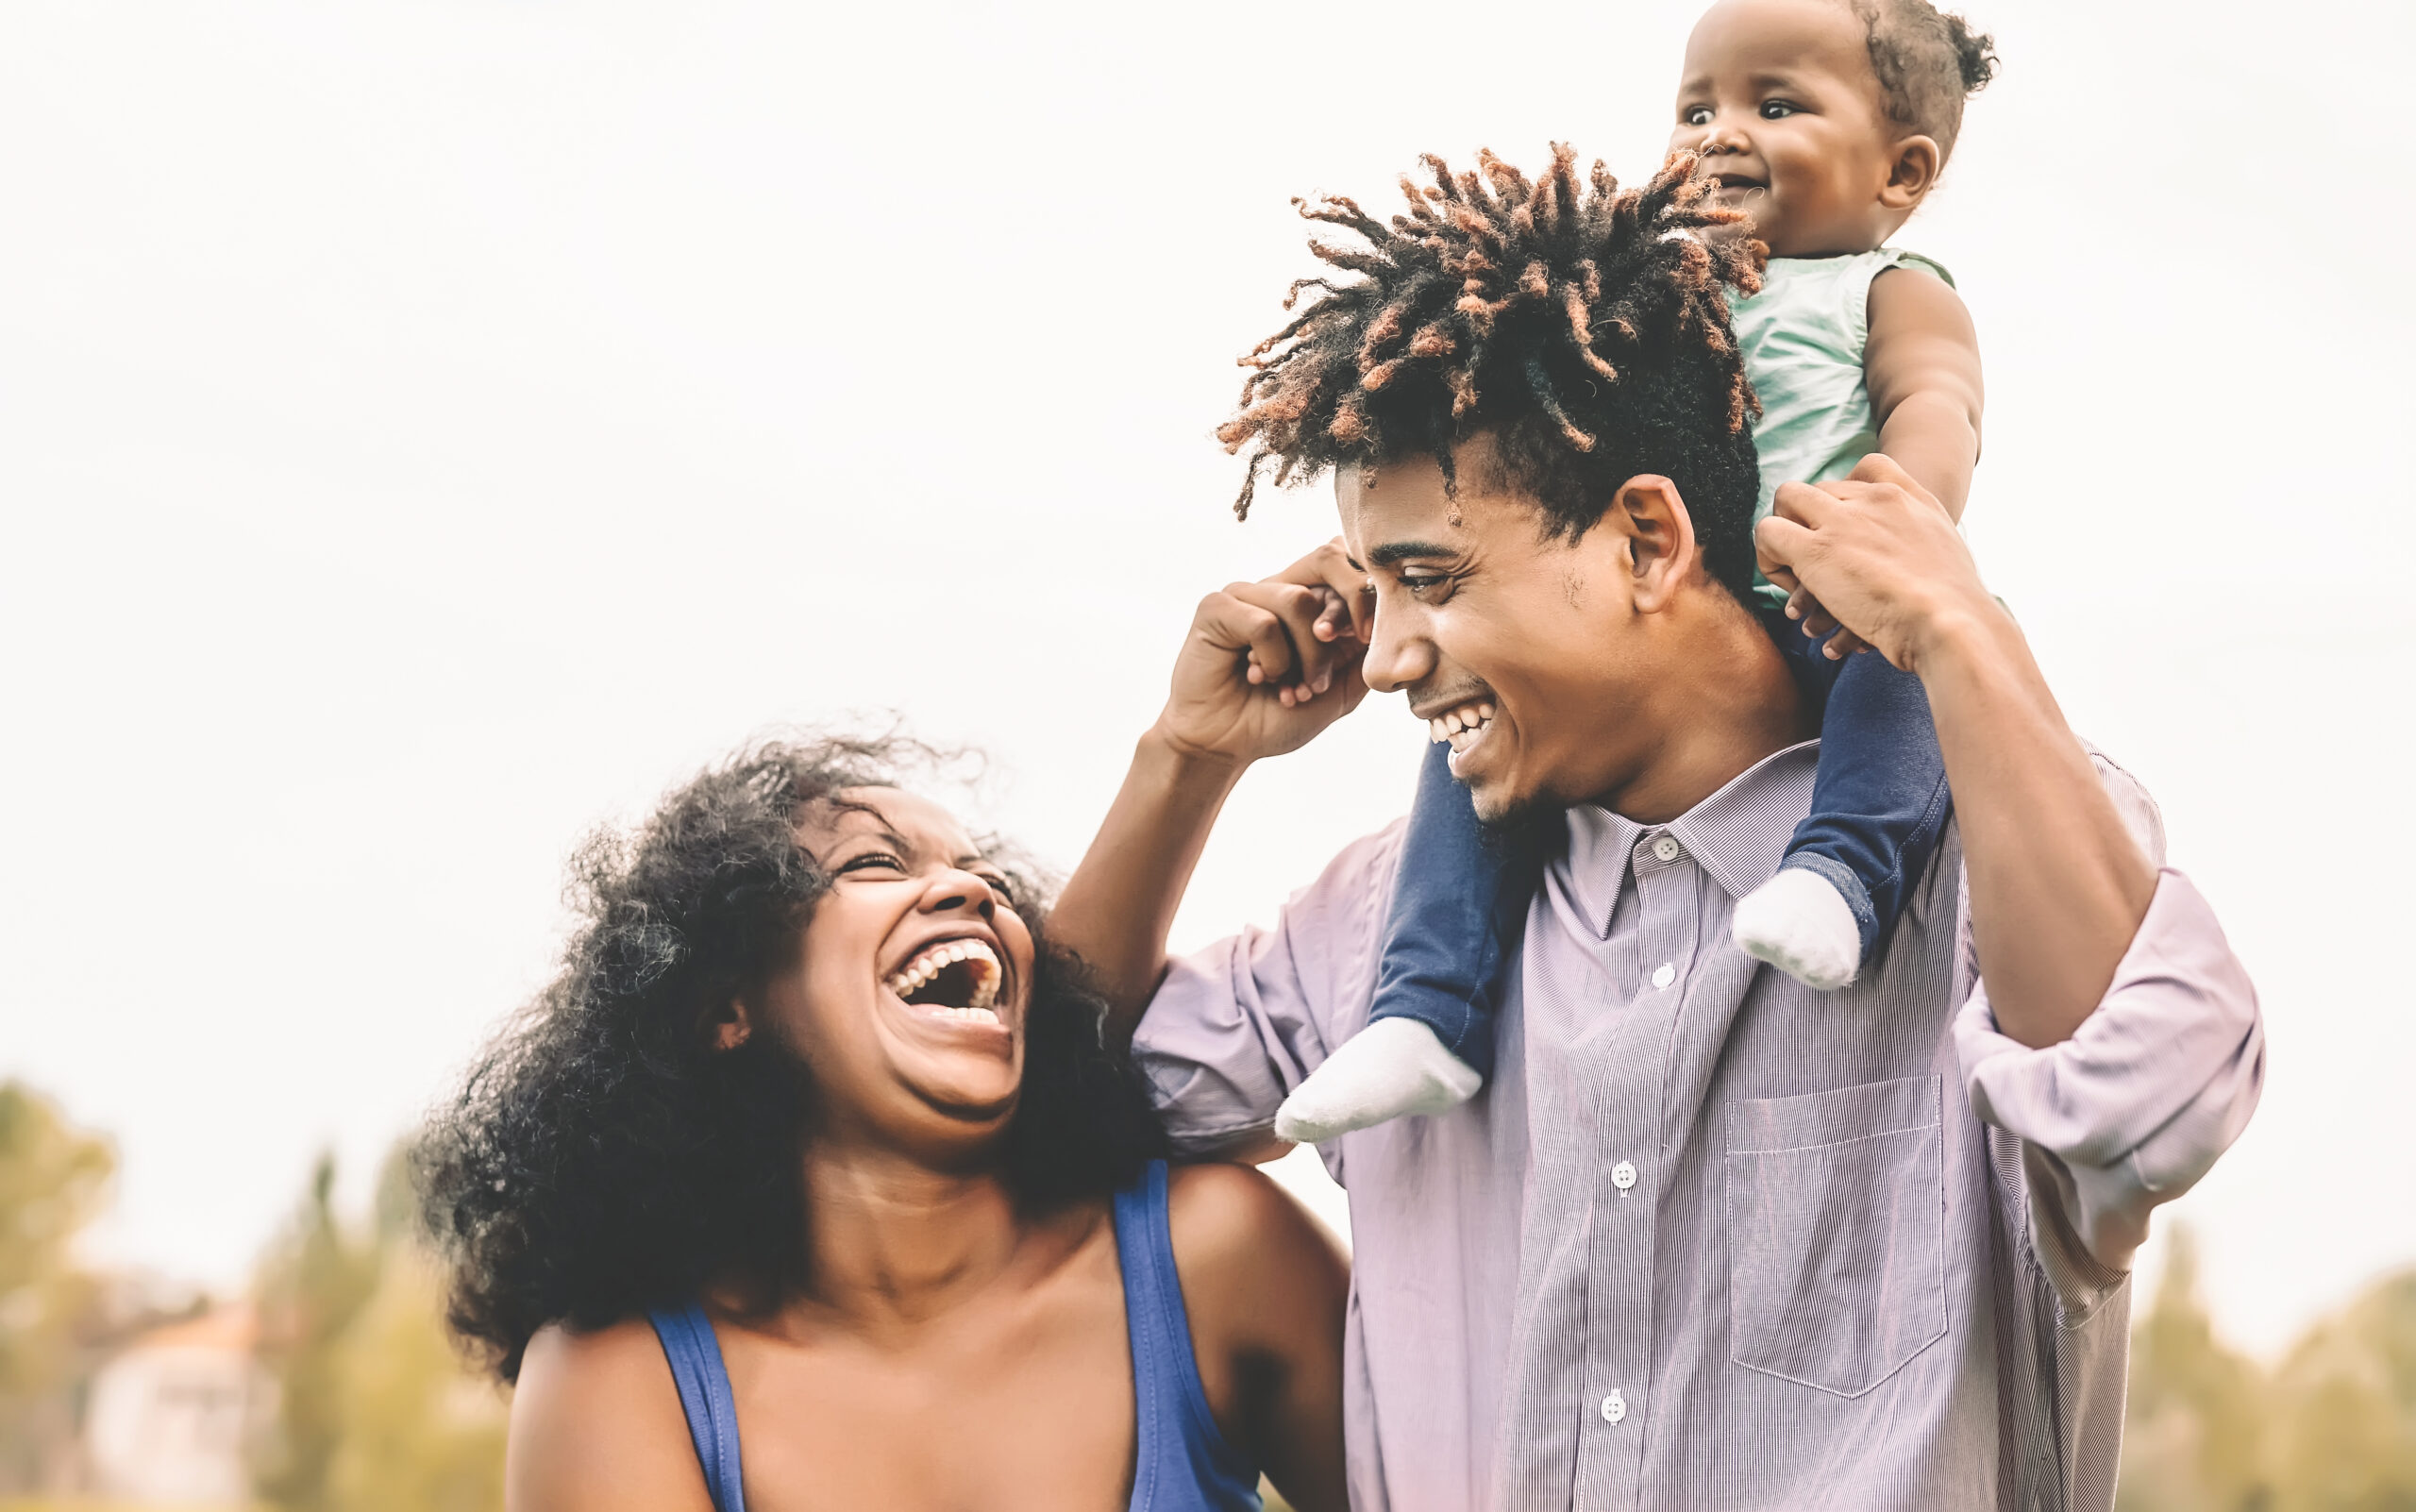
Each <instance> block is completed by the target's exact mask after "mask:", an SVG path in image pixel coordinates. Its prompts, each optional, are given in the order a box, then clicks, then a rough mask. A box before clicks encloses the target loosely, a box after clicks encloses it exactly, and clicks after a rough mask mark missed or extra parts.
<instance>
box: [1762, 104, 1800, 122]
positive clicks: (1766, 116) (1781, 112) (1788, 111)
mask: <svg viewBox="0 0 2416 1512" xmlns="http://www.w3.org/2000/svg"><path fill="white" fill-rule="evenodd" d="M1793 114H1795V107H1794V106H1793V105H1791V104H1789V103H1787V101H1785V100H1764V101H1763V102H1762V119H1763V120H1765V121H1784V120H1786V119H1787V117H1788V116H1790V115H1793Z"/></svg>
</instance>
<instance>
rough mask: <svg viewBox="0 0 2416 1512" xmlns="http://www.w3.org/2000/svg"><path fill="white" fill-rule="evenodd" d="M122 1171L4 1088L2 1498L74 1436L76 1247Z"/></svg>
mask: <svg viewBox="0 0 2416 1512" xmlns="http://www.w3.org/2000/svg"><path fill="white" fill-rule="evenodd" d="M116 1166H117V1158H116V1156H115V1154H114V1153H113V1152H112V1151H111V1150H110V1148H109V1141H107V1140H106V1139H103V1138H101V1137H100V1136H98V1135H96V1134H88V1133H85V1132H84V1131H82V1130H80V1129H77V1128H76V1127H75V1126H74V1125H72V1124H70V1123H69V1122H68V1121H67V1118H66V1117H65V1115H63V1114H62V1113H60V1112H59V1107H58V1105H57V1104H55V1103H53V1102H51V1101H50V1100H48V1099H46V1098H44V1097H42V1096H41V1095H40V1094H39V1093H36V1092H35V1091H33V1090H32V1089H31V1088H29V1087H26V1086H25V1085H24V1084H20V1083H17V1082H13V1081H11V1082H6V1083H0V1491H5V1490H8V1489H9V1488H12V1487H13V1488H21V1489H22V1488H28V1487H32V1486H34V1485H36V1484H37V1483H38V1482H39V1481H40V1480H41V1479H42V1476H43V1472H44V1469H45V1467H44V1466H43V1465H42V1463H41V1462H40V1461H41V1457H42V1450H43V1446H45V1445H51V1444H56V1443H59V1442H61V1441H62V1440H63V1438H64V1436H66V1435H67V1434H68V1433H69V1432H70V1431H72V1429H71V1425H72V1403H70V1402H69V1401H68V1395H69V1388H70V1386H71V1384H72V1380H73V1377H74V1373H75V1371H76V1365H77V1360H76V1342H77V1340H76V1331H77V1328H78V1326H79V1325H80V1324H81V1323H82V1322H83V1321H85V1320H86V1319H88V1318H89V1316H90V1314H91V1312H92V1304H93V1301H94V1297H95V1287H94V1284H93V1281H92V1277H90V1276H89V1275H87V1274H86V1273H85V1272H84V1271H83V1270H82V1269H81V1268H78V1267H77V1265H76V1257H75V1240H76V1235H77V1234H78V1233H79V1232H80V1231H81V1230H82V1229H83V1227H84V1226H85V1225H86V1224H87V1223H89V1222H91V1221H92V1218H94V1217H95V1216H96V1215H97V1214H98V1213H99V1212H100V1209H101V1204H102V1202H103V1201H105V1200H106V1198H107V1197H108V1193H109V1177H110V1175H111V1174H112V1173H113V1172H114V1170H115V1169H116Z"/></svg>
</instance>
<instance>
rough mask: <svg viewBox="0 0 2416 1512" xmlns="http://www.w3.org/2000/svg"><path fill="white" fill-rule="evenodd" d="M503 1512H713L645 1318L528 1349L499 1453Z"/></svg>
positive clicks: (546, 1334)
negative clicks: (508, 1433)
mask: <svg viewBox="0 0 2416 1512" xmlns="http://www.w3.org/2000/svg"><path fill="white" fill-rule="evenodd" d="M503 1504H504V1507H505V1512H713V1497H712V1495H711V1493H709V1492H708V1491H707V1490H706V1489H705V1472H704V1470H702V1469H700V1468H699V1467H698V1466H697V1464H696V1448H695V1446H694V1445H693V1444H691V1443H690V1442H689V1439H688V1422H687V1419H686V1418H685V1417H684V1416H683V1415H682V1414H681V1413H680V1410H679V1388H678V1387H677V1386H674V1385H673V1384H672V1381H671V1367H670V1365H669V1364H668V1363H667V1362H666V1361H665V1360H664V1359H663V1346H662V1345H661V1344H660V1343H659V1342H657V1341H656V1339H655V1336H654V1329H653V1326H652V1325H651V1324H649V1323H647V1322H646V1319H642V1318H641V1319H632V1320H630V1321H629V1322H626V1323H616V1324H614V1325H613V1326H612V1327H611V1328H607V1329H601V1330H599V1331H597V1332H596V1333H593V1334H573V1333H570V1332H568V1331H567V1330H565V1329H562V1328H561V1327H552V1328H547V1329H545V1330H544V1331H542V1332H541V1333H539V1334H538V1335H537V1336H536V1337H535V1338H534V1339H531V1340H530V1341H529V1343H528V1358H527V1359H525V1360H523V1361H522V1362H521V1366H520V1384H519V1386H518V1387H517V1388H516V1389H515V1390H514V1391H513V1393H512V1434H511V1438H510V1440H509V1442H508V1444H507V1446H506V1448H505V1450H504V1463H503Z"/></svg>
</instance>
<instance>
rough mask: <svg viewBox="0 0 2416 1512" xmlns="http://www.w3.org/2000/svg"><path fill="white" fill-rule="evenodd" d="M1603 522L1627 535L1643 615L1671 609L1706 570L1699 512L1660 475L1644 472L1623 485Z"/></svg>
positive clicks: (1631, 589)
mask: <svg viewBox="0 0 2416 1512" xmlns="http://www.w3.org/2000/svg"><path fill="white" fill-rule="evenodd" d="M1602 523H1603V524H1605V525H1607V526H1610V527H1611V528H1612V529H1616V530H1617V531H1619V534H1620V535H1622V536H1624V537H1626V539H1627V546H1628V571H1629V574H1630V580H1629V583H1628V597H1629V599H1630V601H1631V602H1633V603H1634V604H1635V605H1636V612H1637V613H1642V614H1652V613H1659V612H1660V611H1661V610H1664V609H1667V608H1668V607H1669V602H1670V600H1671V598H1673V597H1674V596H1676V594H1677V591H1678V589H1679V587H1680V585H1682V584H1683V583H1685V582H1686V580H1687V579H1689V578H1692V577H1694V576H1696V575H1697V573H1698V572H1699V571H1700V570H1701V568H1702V565H1703V562H1702V558H1701V557H1700V556H1699V555H1698V554H1697V553H1696V551H1695V521H1694V516H1693V515H1691V514H1689V513H1687V512H1686V500H1685V499H1683V498H1681V497H1679V496H1678V485H1677V484H1675V483H1673V482H1671V481H1669V479H1666V478H1664V477H1662V476H1661V475H1660V474H1658V473H1638V474H1637V475H1636V476H1635V477H1634V478H1631V479H1628V480H1627V481H1626V482H1624V483H1621V484H1620V485H1619V492H1618V493H1616V494H1614V495H1612V496H1611V507H1610V509H1609V510H1607V511H1605V512H1604V513H1603V515H1602Z"/></svg>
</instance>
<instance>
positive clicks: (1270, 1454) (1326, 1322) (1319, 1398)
mask: <svg viewBox="0 0 2416 1512" xmlns="http://www.w3.org/2000/svg"><path fill="white" fill-rule="evenodd" d="M1166 1226H1167V1227H1168V1229H1169V1230H1171V1231H1172V1234H1173V1237H1174V1260H1175V1271H1176V1274H1177V1275H1178V1276H1179V1277H1180V1278H1181V1280H1182V1282H1183V1309H1184V1311H1185V1312H1187V1313H1188V1314H1189V1315H1190V1318H1191V1349H1192V1353H1193V1354H1194V1355H1196V1356H1197V1357H1198V1358H1199V1361H1200V1386H1201V1387H1202V1388H1203V1389H1204V1390H1205V1391H1206V1392H1207V1394H1208V1407H1209V1410H1210V1411H1211V1412H1212V1413H1213V1414H1214V1415H1215V1416H1216V1426H1217V1428H1218V1429H1219V1430H1220V1431H1222V1432H1223V1434H1224V1436H1225V1439H1226V1441H1227V1442H1228V1443H1231V1444H1233V1445H1234V1446H1235V1447H1237V1448H1239V1449H1241V1450H1242V1451H1243V1452H1244V1453H1247V1454H1249V1456H1250V1459H1251V1460H1252V1461H1253V1462H1255V1463H1256V1464H1257V1465H1258V1467H1259V1469H1260V1470H1264V1471H1265V1472H1266V1474H1267V1479H1268V1480H1270V1481H1272V1482H1274V1483H1275V1488H1276V1489H1277V1490H1279V1491H1281V1492H1283V1493H1284V1500H1285V1501H1287V1502H1289V1503H1291V1504H1292V1505H1293V1506H1295V1507H1297V1508H1299V1509H1300V1512H1348V1509H1349V1507H1350V1504H1351V1499H1350V1493H1349V1492H1348V1490H1347V1489H1346V1488H1345V1482H1344V1474H1343V1456H1342V1327H1343V1316H1344V1311H1345V1308H1346V1307H1347V1306H1348V1304H1349V1300H1350V1295H1351V1263H1350V1261H1349V1260H1348V1259H1346V1258H1344V1256H1343V1253H1342V1251H1341V1248H1340V1247H1339V1246H1337V1245H1336V1244H1335V1243H1334V1239H1333V1238H1332V1236H1330V1235H1328V1234H1327V1233H1326V1232H1325V1230H1324V1229H1323V1228H1321V1227H1319V1226H1318V1224H1317V1220H1316V1219H1315V1218H1310V1217H1309V1215H1308V1214H1307V1213H1306V1212H1305V1211H1303V1210H1302V1209H1301V1207H1300V1203H1298V1202H1296V1201H1293V1200H1292V1198H1291V1197H1290V1195H1289V1194H1287V1193H1286V1192H1285V1191H1284V1189H1283V1188H1282V1187H1280V1186H1278V1185H1276V1184H1275V1183H1274V1182H1273V1181H1271V1180H1269V1179H1268V1178H1267V1176H1266V1175H1264V1174H1263V1173H1261V1172H1259V1171H1256V1170H1252V1169H1250V1168H1247V1167H1242V1166H1226V1165H1206V1166H1187V1167H1182V1168H1177V1169H1176V1170H1175V1171H1174V1172H1173V1173H1172V1176H1171V1184H1170V1187H1169V1190H1168V1194H1167V1212H1166Z"/></svg>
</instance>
